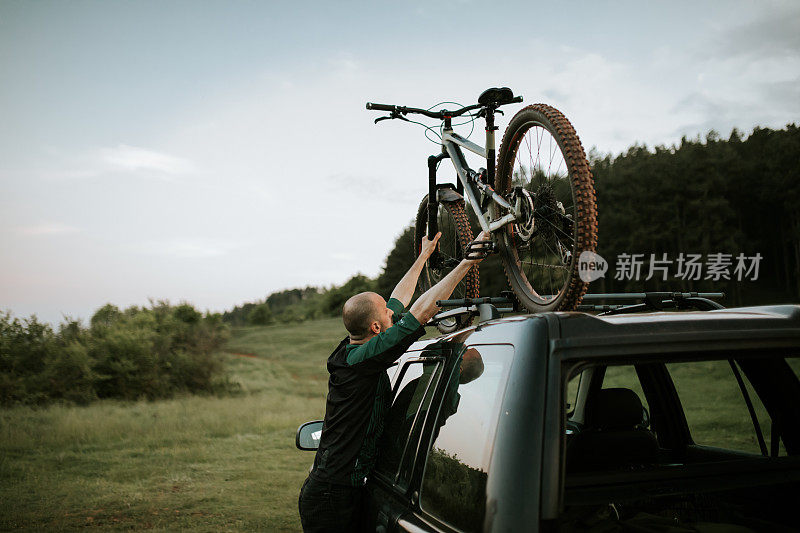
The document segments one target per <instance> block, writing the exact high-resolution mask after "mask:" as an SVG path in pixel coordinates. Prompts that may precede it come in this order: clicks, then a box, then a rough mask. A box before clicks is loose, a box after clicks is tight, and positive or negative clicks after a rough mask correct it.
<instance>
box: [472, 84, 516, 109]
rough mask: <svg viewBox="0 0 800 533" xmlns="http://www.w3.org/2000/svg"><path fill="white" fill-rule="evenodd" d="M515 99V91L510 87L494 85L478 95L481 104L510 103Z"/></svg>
mask: <svg viewBox="0 0 800 533" xmlns="http://www.w3.org/2000/svg"><path fill="white" fill-rule="evenodd" d="M513 99H514V92H513V91H512V90H511V89H509V88H508V87H492V88H491V89H486V90H485V91H483V92H482V93H481V95H480V96H479V97H478V103H479V104H481V105H489V104H498V105H503V104H508V103H511V100H513Z"/></svg>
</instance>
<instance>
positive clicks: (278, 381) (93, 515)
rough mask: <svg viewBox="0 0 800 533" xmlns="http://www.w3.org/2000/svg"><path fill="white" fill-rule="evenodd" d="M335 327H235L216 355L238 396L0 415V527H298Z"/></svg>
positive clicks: (339, 333) (334, 322)
mask: <svg viewBox="0 0 800 533" xmlns="http://www.w3.org/2000/svg"><path fill="white" fill-rule="evenodd" d="M343 336H344V330H343V328H342V326H341V321H340V319H330V320H320V321H316V322H313V323H305V324H298V325H290V326H270V327H257V328H243V329H240V330H238V331H236V332H234V335H233V337H232V339H231V340H230V341H229V343H228V345H227V346H226V354H225V357H226V359H227V360H228V366H229V368H230V370H231V373H232V375H233V379H234V380H235V381H238V382H240V383H241V384H242V389H243V391H242V394H241V395H239V396H235V397H227V398H213V397H197V396H190V397H184V398H178V399H173V400H167V401H158V402H139V403H122V402H116V401H103V402H99V403H96V404H93V405H90V406H88V407H65V406H52V407H48V408H45V409H31V408H13V409H6V410H0V529H2V530H7V529H27V530H69V529H83V528H86V527H93V528H102V529H109V530H117V529H126V530H130V529H153V530H156V531H167V530H177V529H191V530H195V531H241V530H251V531H252V530H263V531H299V530H300V522H299V519H298V517H297V493H298V491H299V489H300V485H301V484H302V481H303V479H304V477H305V474H306V472H307V471H308V466H309V465H310V463H311V461H312V460H313V454H311V453H309V452H301V451H298V450H297V449H296V448H295V447H294V433H295V430H296V429H297V426H298V424H299V422H301V421H305V420H312V419H316V418H320V417H321V415H322V413H323V411H324V407H325V406H324V398H325V391H326V383H327V373H326V371H325V365H324V361H325V359H326V358H327V356H328V355H329V354H330V351H331V350H332V349H333V347H335V345H336V343H337V342H338V341H339V340H340V339H341V338H342V337H343Z"/></svg>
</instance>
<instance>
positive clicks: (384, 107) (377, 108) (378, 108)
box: [367, 102, 397, 111]
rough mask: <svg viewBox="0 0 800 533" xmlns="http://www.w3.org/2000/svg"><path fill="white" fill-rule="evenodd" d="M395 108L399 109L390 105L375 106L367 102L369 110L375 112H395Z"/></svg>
mask: <svg viewBox="0 0 800 533" xmlns="http://www.w3.org/2000/svg"><path fill="white" fill-rule="evenodd" d="M395 107H397V106H393V105H389V104H373V103H372V102H367V109H370V110H373V111H394V110H395Z"/></svg>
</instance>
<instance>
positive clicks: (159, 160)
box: [44, 144, 197, 181]
mask: <svg viewBox="0 0 800 533" xmlns="http://www.w3.org/2000/svg"><path fill="white" fill-rule="evenodd" d="M50 156H51V157H52V158H53V159H54V161H53V162H52V163H51V165H52V166H55V167H57V170H51V171H47V172H44V175H46V176H47V177H50V178H54V179H62V180H81V179H94V178H103V177H106V176H109V175H115V176H118V175H124V176H134V177H140V178H155V179H160V180H167V181H171V180H173V179H175V178H180V177H184V176H187V175H190V174H193V173H196V172H197V166H196V165H195V164H194V163H193V162H192V161H189V160H188V159H185V158H182V157H177V156H174V155H170V154H167V153H164V152H159V151H156V150H151V149H148V148H141V147H138V146H131V145H128V144H118V145H117V146H112V147H100V148H93V149H90V150H86V151H84V152H83V153H78V154H64V153H61V152H59V151H57V150H50Z"/></svg>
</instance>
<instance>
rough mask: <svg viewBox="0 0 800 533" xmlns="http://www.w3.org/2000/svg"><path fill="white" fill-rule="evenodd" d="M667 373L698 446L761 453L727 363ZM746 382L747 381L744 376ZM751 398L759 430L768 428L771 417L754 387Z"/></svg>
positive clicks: (672, 367)
mask: <svg viewBox="0 0 800 533" xmlns="http://www.w3.org/2000/svg"><path fill="white" fill-rule="evenodd" d="M667 370H668V371H669V373H670V375H671V376H672V381H673V382H674V383H675V389H676V390H677V391H678V397H679V399H680V402H681V405H682V406H683V412H684V414H685V416H686V423H687V424H688V425H689V432H690V433H691V435H692V440H694V442H695V444H700V445H703V446H714V447H717V448H725V449H728V450H737V451H743V452H748V453H757V454H760V453H761V448H760V446H759V443H758V437H757V432H756V427H755V426H754V424H753V421H752V419H751V417H750V412H749V410H748V408H747V404H746V403H745V398H744V395H743V394H742V391H741V388H740V387H739V383H738V381H737V379H736V376H735V374H734V372H733V369H732V368H731V365H730V363H729V362H728V361H727V360H720V361H701V362H691V363H669V364H667ZM740 374H741V373H740ZM742 379H743V381H746V379H747V378H746V377H745V376H743V375H742ZM748 396H749V397H750V401H751V402H753V405H754V409H755V410H756V413H757V414H759V413H760V416H759V417H758V418H760V424H759V426H761V427H762V429H763V427H768V425H767V424H766V420H767V419H768V418H769V416H768V415H767V414H766V410H765V409H764V407H763V405H761V402H760V401H759V400H758V396H757V395H756V394H755V391H753V389H752V387H750V388H749V390H748Z"/></svg>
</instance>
